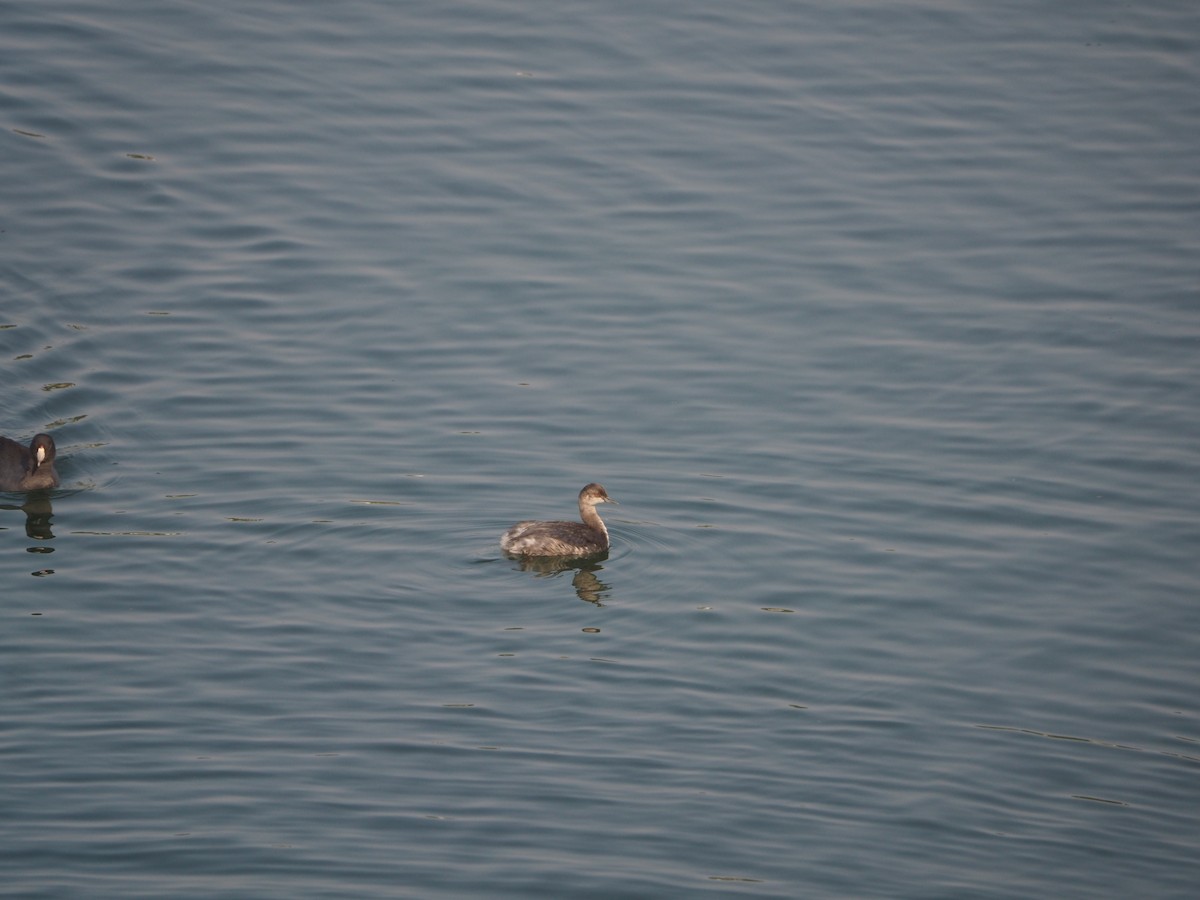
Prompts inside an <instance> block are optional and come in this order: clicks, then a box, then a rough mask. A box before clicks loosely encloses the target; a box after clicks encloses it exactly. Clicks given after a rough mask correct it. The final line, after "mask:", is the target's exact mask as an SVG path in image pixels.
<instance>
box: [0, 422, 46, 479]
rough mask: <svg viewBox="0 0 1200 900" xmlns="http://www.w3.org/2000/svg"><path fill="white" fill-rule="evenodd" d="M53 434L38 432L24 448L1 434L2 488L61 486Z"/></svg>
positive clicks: (0, 475)
mask: <svg viewBox="0 0 1200 900" xmlns="http://www.w3.org/2000/svg"><path fill="white" fill-rule="evenodd" d="M54 453H55V450H54V438H52V437H50V435H48V434H35V435H34V436H33V440H32V441H30V442H29V447H28V448H25V447H22V446H21V445H20V444H18V443H17V442H16V441H11V440H9V439H8V438H6V437H0V491H38V490H42V489H44V488H52V487H58V473H57V472H56V471H54Z"/></svg>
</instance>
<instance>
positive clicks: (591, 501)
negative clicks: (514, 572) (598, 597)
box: [500, 482, 617, 556]
mask: <svg viewBox="0 0 1200 900" xmlns="http://www.w3.org/2000/svg"><path fill="white" fill-rule="evenodd" d="M616 502H617V501H616V500H614V499H613V498H612V497H610V496H608V492H607V491H605V490H604V488H602V487H601V486H600V485H598V484H595V483H594V482H593V483H592V484H589V485H588V486H587V487H585V488H584V489H583V490H582V491H580V492H579V518H581V519H582V520H583V521H582V522H518V523H517V524H516V525H514V526H512V528H510V529H508V531H506V532H504V534H503V536H502V537H501V538H500V549H502V550H503V551H504V552H505V553H511V554H512V555H514V556H590V555H592V554H593V553H602V552H603V551H605V550H607V549H608V529H607V528H605V527H604V523H603V522H602V521H601V520H600V515H599V514H598V513H597V512H596V504H597V503H616Z"/></svg>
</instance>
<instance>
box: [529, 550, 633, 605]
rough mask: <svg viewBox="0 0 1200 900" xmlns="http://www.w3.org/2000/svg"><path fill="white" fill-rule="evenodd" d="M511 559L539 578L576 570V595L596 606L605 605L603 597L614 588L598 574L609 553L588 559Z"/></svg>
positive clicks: (573, 578)
mask: <svg viewBox="0 0 1200 900" xmlns="http://www.w3.org/2000/svg"><path fill="white" fill-rule="evenodd" d="M510 559H513V560H514V561H515V562H516V563H517V564H518V565H519V566H520V567H521V571H522V572H532V573H533V574H534V575H535V576H537V577H538V578H553V577H555V576H557V575H561V574H563V573H564V572H569V571H571V570H574V571H575V574H574V575H573V576H572V577H571V585H572V586H573V587H574V588H575V595H576V596H577V597H579V599H580V600H583V601H585V602H587V603H594V604H595V605H596V606H603V605H604V604H603V603H602V602H601V598H602V597H603V596H604V595H605V594H607V593H608V592H609V591H611V590H612V588H611V587H610V586H609V585H608V584H607V583H606V582H604V581H601V580H600V578H599V576H598V575H597V573H598V572H601V571H603V569H604V566H603V565H601V564H602V563H603V562H604V561H605V560H606V559H608V554H607V553H601V554H598V555H596V556H589V557H588V558H587V559H579V558H578V557H570V556H519V557H510Z"/></svg>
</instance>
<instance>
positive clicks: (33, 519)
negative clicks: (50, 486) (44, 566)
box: [0, 495, 54, 552]
mask: <svg viewBox="0 0 1200 900" xmlns="http://www.w3.org/2000/svg"><path fill="white" fill-rule="evenodd" d="M0 509H19V510H21V511H22V512H23V513H25V535H26V537H28V538H29V539H30V540H31V541H50V540H53V539H54V532H53V531H52V530H51V529H50V523H51V521H52V520H53V518H54V508H53V507H52V506H51V505H50V498H49V497H47V496H45V495H42V496H36V495H30V496H29V497H28V498H27V499H26V500H25V502H24V503H22V504H21V505H20V506H14V505H12V504H9V503H5V504H3V505H0ZM43 552H49V548H47V549H46V550H45V551H43Z"/></svg>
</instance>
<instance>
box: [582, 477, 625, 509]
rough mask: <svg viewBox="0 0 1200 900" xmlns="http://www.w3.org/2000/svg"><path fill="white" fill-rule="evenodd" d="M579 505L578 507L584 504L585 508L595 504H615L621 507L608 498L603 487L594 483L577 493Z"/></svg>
mask: <svg viewBox="0 0 1200 900" xmlns="http://www.w3.org/2000/svg"><path fill="white" fill-rule="evenodd" d="M579 503H580V505H585V504H586V505H587V506H595V505H596V504H597V503H616V505H617V506H620V505H621V504H619V503H617V501H616V500H614V499H613V498H612V497H610V496H608V491H606V490H604V486H603V485H599V484H596V482H594V481H593V482H592V483H591V484H589V485H587V486H586V487H584V489H583V490H582V491H580V492H579Z"/></svg>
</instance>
